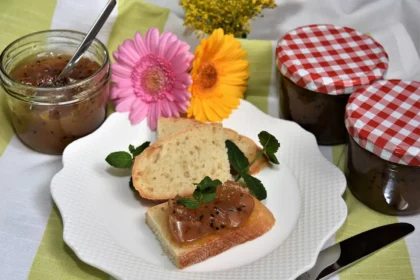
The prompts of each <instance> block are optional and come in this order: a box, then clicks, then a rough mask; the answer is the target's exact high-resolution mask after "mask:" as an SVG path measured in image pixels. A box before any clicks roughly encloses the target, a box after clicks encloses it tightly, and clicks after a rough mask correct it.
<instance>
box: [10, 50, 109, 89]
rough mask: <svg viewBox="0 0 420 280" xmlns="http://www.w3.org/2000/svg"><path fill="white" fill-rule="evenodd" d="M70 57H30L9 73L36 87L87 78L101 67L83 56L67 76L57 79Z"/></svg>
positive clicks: (64, 84) (59, 84) (51, 85)
mask: <svg viewBox="0 0 420 280" xmlns="http://www.w3.org/2000/svg"><path fill="white" fill-rule="evenodd" d="M70 58H71V57H70V56H69V55H53V56H44V57H42V56H41V57H38V56H34V57H29V58H27V59H25V60H24V61H22V62H20V63H19V64H18V65H16V66H15V67H14V68H13V69H12V71H10V73H9V75H10V77H11V78H13V79H14V80H16V81H19V82H21V83H23V84H26V85H30V86H34V87H60V86H66V85H69V84H72V83H75V82H77V81H81V80H84V79H87V78H89V77H90V76H92V75H93V74H94V73H95V72H96V71H98V70H99V68H100V67H101V66H100V65H99V64H98V63H97V62H96V61H92V60H90V59H88V58H85V57H83V58H82V59H80V61H79V62H78V63H77V65H76V67H75V68H74V69H72V70H71V71H70V72H69V73H68V75H67V77H65V78H62V79H60V80H57V81H56V78H57V76H58V75H59V74H60V72H61V71H62V70H63V69H64V67H65V66H66V64H67V63H68V62H69V60H70Z"/></svg>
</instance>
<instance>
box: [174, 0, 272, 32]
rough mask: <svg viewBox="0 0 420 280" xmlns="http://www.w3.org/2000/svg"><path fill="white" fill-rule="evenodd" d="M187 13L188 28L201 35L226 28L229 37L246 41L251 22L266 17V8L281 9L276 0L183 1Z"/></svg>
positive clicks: (185, 21) (182, 4)
mask: <svg viewBox="0 0 420 280" xmlns="http://www.w3.org/2000/svg"><path fill="white" fill-rule="evenodd" d="M179 4H180V5H181V6H182V7H183V9H184V10H185V20H184V26H186V27H189V28H192V29H194V30H195V33H196V34H197V36H199V37H202V36H204V35H205V34H211V33H212V32H213V30H214V29H218V28H222V29H223V31H224V32H225V33H226V34H233V36H234V37H236V38H245V37H246V36H247V34H248V33H249V32H250V31H251V23H250V21H251V19H253V18H255V17H258V16H263V15H262V11H263V10H264V9H274V8H275V7H277V5H276V3H275V2H274V0H216V1H212V3H211V4H210V3H209V2H208V1H206V0H180V2H179Z"/></svg>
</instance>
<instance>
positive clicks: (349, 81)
mask: <svg viewBox="0 0 420 280" xmlns="http://www.w3.org/2000/svg"><path fill="white" fill-rule="evenodd" d="M276 63H277V67H278V68H279V70H280V72H281V73H282V74H283V75H284V76H285V77H287V78H289V79H290V80H291V81H293V82H294V83H295V84H297V85H299V86H300V87H303V88H306V89H309V90H311V91H315V92H320V93H325V94H330V95H339V94H351V93H352V92H354V91H356V90H357V89H358V88H359V87H362V86H366V85H369V84H371V83H372V82H374V81H375V80H378V79H381V78H382V77H383V76H384V74H385V71H386V70H387V69H388V55H387V53H386V52H385V50H384V48H383V47H382V46H381V45H380V44H379V43H377V42H376V41H375V40H373V39H372V38H371V37H369V36H367V35H365V34H362V33H360V32H358V31H356V30H354V29H351V28H348V27H340V26H335V25H328V24H327V25H325V24H323V25H308V26H302V27H299V28H297V29H295V30H292V31H290V32H288V33H287V34H286V35H285V36H283V38H281V39H280V40H279V41H278V43H277V48H276Z"/></svg>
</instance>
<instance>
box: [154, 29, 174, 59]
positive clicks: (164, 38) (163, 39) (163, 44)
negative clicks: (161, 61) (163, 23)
mask: <svg viewBox="0 0 420 280" xmlns="http://www.w3.org/2000/svg"><path fill="white" fill-rule="evenodd" d="M171 37H172V33H170V32H168V31H165V32H163V33H162V34H161V35H160V39H159V50H158V52H157V55H158V56H159V57H164V55H165V50H166V48H167V45H168V41H169V40H170V39H171Z"/></svg>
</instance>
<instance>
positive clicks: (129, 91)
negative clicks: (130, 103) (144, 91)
mask: <svg viewBox="0 0 420 280" xmlns="http://www.w3.org/2000/svg"><path fill="white" fill-rule="evenodd" d="M130 95H135V93H134V89H133V88H120V87H117V86H114V87H112V88H111V99H117V98H126V97H129V96H130Z"/></svg>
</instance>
